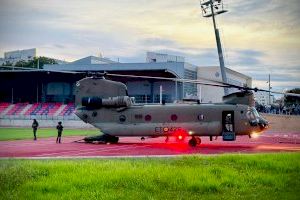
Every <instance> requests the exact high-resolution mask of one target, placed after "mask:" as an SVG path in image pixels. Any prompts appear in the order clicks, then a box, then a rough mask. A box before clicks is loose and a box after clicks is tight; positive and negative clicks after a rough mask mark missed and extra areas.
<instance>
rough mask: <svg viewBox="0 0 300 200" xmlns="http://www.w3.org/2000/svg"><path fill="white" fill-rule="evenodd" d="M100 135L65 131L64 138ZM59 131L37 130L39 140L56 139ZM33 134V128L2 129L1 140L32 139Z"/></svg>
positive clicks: (84, 131)
mask: <svg viewBox="0 0 300 200" xmlns="http://www.w3.org/2000/svg"><path fill="white" fill-rule="evenodd" d="M95 134H99V131H98V130H95V129H89V130H84V129H82V130H80V129H64V131H63V136H71V135H95ZM56 136H57V130H56V129H54V128H52V129H50V128H48V129H47V128H45V129H44V128H42V129H38V130H37V138H45V137H56ZM32 138H33V132H32V129H31V128H0V141H1V140H21V139H32Z"/></svg>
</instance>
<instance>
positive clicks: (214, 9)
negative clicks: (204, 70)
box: [200, 0, 228, 95]
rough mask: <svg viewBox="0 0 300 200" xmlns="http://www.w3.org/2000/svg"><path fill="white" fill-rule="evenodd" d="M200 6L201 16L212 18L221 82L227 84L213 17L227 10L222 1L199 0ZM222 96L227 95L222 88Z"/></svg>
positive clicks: (225, 90) (226, 90)
mask: <svg viewBox="0 0 300 200" xmlns="http://www.w3.org/2000/svg"><path fill="white" fill-rule="evenodd" d="M200 6H201V9H202V16H203V17H212V19H213V25H214V30H215V36H216V42H217V48H218V55H219V62H220V69H221V74H222V81H223V82H225V83H227V77H226V72H225V64H224V57H223V52H222V46H221V41H220V34H219V29H218V28H217V26H216V20H215V15H218V14H222V13H225V12H227V10H225V9H224V6H223V2H222V0H200ZM224 94H225V95H228V88H226V87H224Z"/></svg>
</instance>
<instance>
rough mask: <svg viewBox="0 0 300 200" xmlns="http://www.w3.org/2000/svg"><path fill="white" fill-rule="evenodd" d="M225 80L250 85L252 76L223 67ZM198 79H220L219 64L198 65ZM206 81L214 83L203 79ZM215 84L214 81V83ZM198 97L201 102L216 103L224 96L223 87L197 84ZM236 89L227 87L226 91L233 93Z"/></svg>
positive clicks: (240, 84)
mask: <svg viewBox="0 0 300 200" xmlns="http://www.w3.org/2000/svg"><path fill="white" fill-rule="evenodd" d="M225 71H226V76H227V82H228V83H230V84H234V85H237V86H247V87H252V78H251V77H249V76H247V75H245V74H242V73H239V72H237V71H234V70H232V69H229V68H225ZM197 75H198V79H201V78H204V79H209V80H213V81H222V74H221V70H220V67H219V66H211V67H198V73H197ZM203 82H206V83H214V82H209V81H203ZM214 84H215V83H214ZM197 91H198V98H199V99H200V101H201V102H203V103H217V102H222V98H223V96H224V88H222V87H214V86H205V85H198V86H197ZM236 91H238V90H237V89H235V88H229V89H228V92H229V93H233V92H236Z"/></svg>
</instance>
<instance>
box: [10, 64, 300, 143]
mask: <svg viewBox="0 0 300 200" xmlns="http://www.w3.org/2000/svg"><path fill="white" fill-rule="evenodd" d="M16 70H20V71H27V72H30V71H47V72H51V71H52V70H43V69H39V70H35V69H32V68H20V69H15V70H6V72H14V71H16ZM53 72H60V73H72V74H78V73H82V72H70V71H53ZM107 76H119V77H127V78H146V79H163V80H168V81H178V82H186V83H194V84H201V85H209V86H216V87H228V88H229V87H233V88H237V89H239V90H241V91H240V92H236V93H232V94H229V95H227V96H224V97H223V102H221V103H214V104H203V103H200V102H199V101H194V102H192V101H186V102H181V103H173V104H165V103H164V102H163V103H162V104H146V105H142V104H135V103H134V99H133V98H131V97H129V96H128V92H127V87H126V85H125V84H123V83H121V82H116V81H111V80H107V79H105V78H104V77H107ZM203 80H205V82H203V81H200V80H190V79H177V78H164V77H149V76H134V75H121V74H110V73H102V74H101V76H99V75H96V76H95V75H93V76H90V77H86V78H83V79H82V80H80V81H78V82H77V83H76V90H75V91H76V92H75V104H76V111H75V114H76V115H77V116H78V117H79V118H80V119H81V120H83V121H84V122H86V123H89V124H91V125H93V126H94V127H96V128H99V129H100V130H101V132H102V133H103V134H102V135H99V136H92V137H85V138H84V139H83V140H84V141H85V142H87V143H91V142H94V141H95V142H96V141H98V142H102V143H118V141H119V137H124V136H132V137H141V139H145V138H146V137H149V138H154V137H166V142H167V141H168V139H169V138H170V137H175V138H176V140H177V141H183V140H184V139H185V138H190V139H189V142H188V143H189V145H191V146H196V145H198V144H200V143H201V139H200V137H202V136H208V137H209V138H210V140H212V139H213V137H215V136H216V137H217V136H221V137H222V138H223V140H225V141H234V140H235V139H236V136H240V135H248V136H249V137H251V135H253V134H255V135H257V134H260V133H262V132H263V131H264V130H266V129H267V128H268V121H267V120H265V119H264V118H263V117H261V116H260V115H259V114H258V112H257V111H256V109H255V107H254V104H255V103H254V95H253V92H252V91H255V92H256V91H264V92H272V93H278V94H283V95H290V96H297V97H299V96H300V94H294V93H281V92H274V91H268V90H262V89H257V88H249V87H241V86H236V85H232V84H228V83H224V82H220V81H212V80H208V79H203ZM207 81H209V82H207Z"/></svg>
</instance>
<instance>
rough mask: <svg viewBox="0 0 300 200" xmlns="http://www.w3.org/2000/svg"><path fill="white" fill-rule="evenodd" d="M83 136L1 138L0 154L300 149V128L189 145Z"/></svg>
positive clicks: (155, 153)
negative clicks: (86, 138)
mask: <svg viewBox="0 0 300 200" xmlns="http://www.w3.org/2000/svg"><path fill="white" fill-rule="evenodd" d="M81 138H82V137H80V136H79V137H78V136H76V137H64V138H63V143H62V144H56V143H55V138H45V139H38V140H37V141H32V140H16V141H0V157H2V158H3V157H36V158H44V157H107V156H116V157H119V156H120V157H123V156H124V157H125V156H137V157H139V156H173V155H185V154H222V153H260V152H280V151H284V152H299V151H300V132H294V133H274V132H267V133H264V134H263V135H262V136H260V137H259V138H251V139H249V138H248V136H242V137H238V138H237V140H236V141H234V142H224V141H222V138H221V137H219V138H218V139H217V140H214V141H212V142H211V141H209V139H208V138H202V144H201V145H200V146H197V147H190V146H188V144H187V141H185V142H184V143H182V144H179V143H176V142H175V141H172V139H170V142H169V143H165V142H164V138H153V139H146V140H145V141H141V140H140V139H139V138H129V137H126V138H121V139H120V143H119V144H110V145H107V144H85V143H75V142H74V141H75V140H79V139H81Z"/></svg>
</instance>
